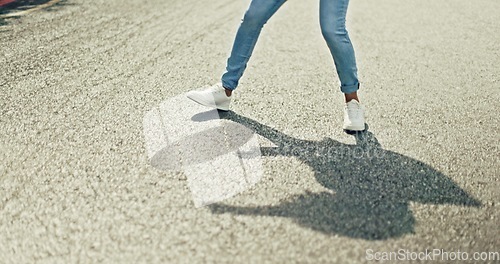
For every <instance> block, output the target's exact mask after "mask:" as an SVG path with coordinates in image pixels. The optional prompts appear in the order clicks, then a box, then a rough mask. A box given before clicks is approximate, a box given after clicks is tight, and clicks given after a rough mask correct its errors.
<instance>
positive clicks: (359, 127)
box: [343, 100, 365, 131]
mask: <svg viewBox="0 0 500 264" xmlns="http://www.w3.org/2000/svg"><path fill="white" fill-rule="evenodd" d="M343 128H344V129H345V130H350V131H363V130H365V111H364V109H363V107H362V106H361V104H360V103H359V102H358V101H356V100H351V101H349V102H348V103H347V104H346V105H345V108H344V126H343Z"/></svg>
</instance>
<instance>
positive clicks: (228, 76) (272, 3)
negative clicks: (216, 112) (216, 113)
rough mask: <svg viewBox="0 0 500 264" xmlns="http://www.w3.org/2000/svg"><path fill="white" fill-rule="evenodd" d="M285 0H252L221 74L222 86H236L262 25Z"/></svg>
mask: <svg viewBox="0 0 500 264" xmlns="http://www.w3.org/2000/svg"><path fill="white" fill-rule="evenodd" d="M285 1H286V0H252V3H251V4H250V7H249V8H248V10H247V11H246V13H245V16H244V17H243V21H242V22H241V24H240V27H239V29H238V32H237V33H236V39H235V40H234V44H233V49H232V51H231V56H230V57H229V59H228V60H227V66H226V72H225V73H224V74H223V75H222V86H223V87H224V88H226V89H229V90H234V89H236V87H237V86H238V81H239V80H240V78H241V76H242V75H243V72H244V71H245V68H246V66H247V63H248V60H249V59H250V56H251V55H252V51H253V49H254V47H255V44H256V43H257V39H258V38H259V35H260V32H261V30H262V27H263V26H264V24H266V22H267V21H268V20H269V18H271V16H272V15H273V14H274V13H275V12H276V11H277V10H278V9H279V8H280V6H281V5H283V3H284V2H285Z"/></svg>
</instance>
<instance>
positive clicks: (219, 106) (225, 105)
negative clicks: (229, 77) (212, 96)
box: [186, 94, 229, 111]
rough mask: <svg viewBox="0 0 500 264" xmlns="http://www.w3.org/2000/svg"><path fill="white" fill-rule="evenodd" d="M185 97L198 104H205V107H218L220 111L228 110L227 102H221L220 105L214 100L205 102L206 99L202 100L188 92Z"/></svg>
mask: <svg viewBox="0 0 500 264" xmlns="http://www.w3.org/2000/svg"><path fill="white" fill-rule="evenodd" d="M186 97H187V98H189V99H191V100H192V101H194V102H196V103H198V104H200V105H203V106H207V107H211V108H215V109H219V110H222V111H229V103H227V104H223V105H220V104H219V105H217V104H215V103H214V102H207V101H205V100H203V99H201V98H196V97H193V96H191V95H190V94H188V95H186Z"/></svg>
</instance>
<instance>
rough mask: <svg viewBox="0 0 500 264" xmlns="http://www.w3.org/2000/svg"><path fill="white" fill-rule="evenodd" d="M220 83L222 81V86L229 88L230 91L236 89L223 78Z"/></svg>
mask: <svg viewBox="0 0 500 264" xmlns="http://www.w3.org/2000/svg"><path fill="white" fill-rule="evenodd" d="M221 83H222V87H224V88H225V89H228V90H231V91H233V90H234V89H236V87H235V86H232V85H230V84H229V83H227V82H225V81H224V80H221Z"/></svg>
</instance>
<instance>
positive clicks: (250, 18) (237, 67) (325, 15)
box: [222, 0, 359, 93]
mask: <svg viewBox="0 0 500 264" xmlns="http://www.w3.org/2000/svg"><path fill="white" fill-rule="evenodd" d="M285 2H286V0H252V2H251V4H250V7H249V8H248V10H247V11H246V13H245V16H244V17H243V20H242V22H241V25H240V27H239V29H238V32H237V33H236V39H235V40H234V44H233V48H232V51H231V55H230V57H229V59H228V60H227V66H226V72H225V73H224V74H223V75H222V86H224V87H225V88H227V89H230V90H234V89H236V87H237V86H238V82H239V80H240V78H241V76H242V75H243V72H244V71H245V68H246V66H247V63H248V60H249V59H250V56H251V55H252V51H253V49H254V47H255V44H256V43H257V39H258V38H259V35H260V32H261V30H262V27H263V26H264V24H266V22H267V21H268V20H269V18H271V16H272V15H273V14H274V13H276V11H277V10H278V9H279V8H280V6H282V5H283V3H285ZM348 5H349V0H320V25H321V32H322V34H323V37H324V38H325V40H326V43H327V45H328V48H329V49H330V53H331V54H332V57H333V60H334V63H335V67H336V70H337V74H338V77H339V79H340V84H341V87H340V89H341V91H342V92H343V93H352V92H355V91H357V90H358V89H359V82H358V77H357V68H356V58H355V56H354V49H353V47H352V44H351V40H350V39H349V34H348V33H347V30H346V27H345V18H346V13H347V6H348Z"/></svg>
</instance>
